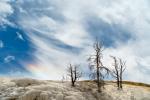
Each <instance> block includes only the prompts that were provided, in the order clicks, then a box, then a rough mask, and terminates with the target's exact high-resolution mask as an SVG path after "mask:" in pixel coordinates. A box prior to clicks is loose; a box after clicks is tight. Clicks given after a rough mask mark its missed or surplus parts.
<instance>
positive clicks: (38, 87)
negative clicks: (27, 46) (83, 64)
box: [0, 78, 150, 100]
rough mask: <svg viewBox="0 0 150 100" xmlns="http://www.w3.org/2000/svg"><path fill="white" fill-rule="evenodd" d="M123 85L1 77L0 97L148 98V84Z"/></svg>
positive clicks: (32, 99) (19, 99) (14, 99)
mask: <svg viewBox="0 0 150 100" xmlns="http://www.w3.org/2000/svg"><path fill="white" fill-rule="evenodd" d="M123 87H124V88H123V90H122V91H121V90H117V88H116V85H115V84H114V83H110V82H107V83H106V85H105V89H104V90H103V92H102V93H98V92H97V90H96V84H95V83H94V82H91V81H82V82H78V83H77V85H76V87H75V88H73V87H71V86H70V83H69V82H60V81H46V80H45V81H40V80H34V79H25V78H24V79H10V78H0V100H150V87H144V86H135V85H127V84H124V85H123Z"/></svg>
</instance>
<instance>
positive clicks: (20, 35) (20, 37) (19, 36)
mask: <svg viewBox="0 0 150 100" xmlns="http://www.w3.org/2000/svg"><path fill="white" fill-rule="evenodd" d="M16 34H17V38H18V39H20V40H23V41H24V38H23V36H22V34H21V33H19V32H16Z"/></svg>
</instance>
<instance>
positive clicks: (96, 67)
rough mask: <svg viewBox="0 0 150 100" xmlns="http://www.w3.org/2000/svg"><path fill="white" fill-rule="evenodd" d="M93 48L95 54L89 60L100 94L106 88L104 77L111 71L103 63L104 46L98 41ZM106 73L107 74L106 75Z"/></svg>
mask: <svg viewBox="0 0 150 100" xmlns="http://www.w3.org/2000/svg"><path fill="white" fill-rule="evenodd" d="M93 48H94V51H95V52H94V54H93V55H91V56H90V57H89V58H88V61H89V65H90V70H91V72H92V73H91V74H90V76H91V77H92V78H93V79H95V80H96V83H97V88H98V92H101V91H102V87H103V86H104V76H105V75H107V74H108V73H109V69H108V68H107V67H105V66H104V65H103V63H102V57H103V55H102V52H103V50H104V48H103V45H102V44H100V42H98V41H96V42H95V43H94V46H93ZM104 71H105V72H106V74H104Z"/></svg>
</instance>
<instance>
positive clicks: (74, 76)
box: [67, 64, 82, 87]
mask: <svg viewBox="0 0 150 100" xmlns="http://www.w3.org/2000/svg"><path fill="white" fill-rule="evenodd" d="M67 72H68V74H67V75H68V76H69V77H70V79H71V84H72V86H73V87H74V86H75V82H76V81H77V80H78V79H79V78H80V77H81V76H82V73H81V72H80V71H79V66H78V65H74V66H73V65H71V64H70V65H69V67H68V68H67Z"/></svg>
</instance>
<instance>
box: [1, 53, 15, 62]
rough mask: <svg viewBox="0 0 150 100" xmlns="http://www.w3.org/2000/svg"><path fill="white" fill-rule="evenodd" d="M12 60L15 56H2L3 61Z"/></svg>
mask: <svg viewBox="0 0 150 100" xmlns="http://www.w3.org/2000/svg"><path fill="white" fill-rule="evenodd" d="M13 60H15V56H10V55H9V56H6V57H5V58H4V62H5V63H9V62H11V61H13Z"/></svg>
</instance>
